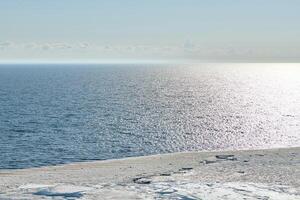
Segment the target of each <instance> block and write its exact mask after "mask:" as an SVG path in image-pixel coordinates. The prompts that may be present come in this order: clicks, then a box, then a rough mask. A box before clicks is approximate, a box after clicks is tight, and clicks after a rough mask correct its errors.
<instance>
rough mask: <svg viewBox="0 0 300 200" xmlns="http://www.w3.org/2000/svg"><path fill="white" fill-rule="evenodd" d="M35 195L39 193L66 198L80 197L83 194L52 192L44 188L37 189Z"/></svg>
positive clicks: (40, 194)
mask: <svg viewBox="0 0 300 200" xmlns="http://www.w3.org/2000/svg"><path fill="white" fill-rule="evenodd" d="M33 194H34V195H39V196H47V197H64V198H69V197H72V198H80V197H82V196H83V194H82V193H81V192H70V193H69V192H66V193H60V192H52V191H49V190H47V189H43V190H40V191H37V192H35V193H33Z"/></svg>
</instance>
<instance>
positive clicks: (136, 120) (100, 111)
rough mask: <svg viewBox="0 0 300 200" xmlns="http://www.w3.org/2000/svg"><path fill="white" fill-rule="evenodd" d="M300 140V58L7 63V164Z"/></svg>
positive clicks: (2, 88)
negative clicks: (284, 60) (284, 61)
mask: <svg viewBox="0 0 300 200" xmlns="http://www.w3.org/2000/svg"><path fill="white" fill-rule="evenodd" d="M289 146H300V64H199V65H193V66H188V65H176V66H175V65H174V66H163V65H98V66H96V65H93V66H92V65H81V66H79V65H76V66H72V65H51V66H50V65H49V66H47V65H43V66H39V65H32V66H30V65H26V66H22V65H18V66H12V65H10V66H4V65H2V66H0V168H2V169H3V168H28V167H36V166H43V165H55V164H61V163H69V162H77V161H88V160H98V159H111V158H121V157H129V156H141V155H149V154H157V153H167V152H178V151H194V150H222V149H254V148H271V147H289Z"/></svg>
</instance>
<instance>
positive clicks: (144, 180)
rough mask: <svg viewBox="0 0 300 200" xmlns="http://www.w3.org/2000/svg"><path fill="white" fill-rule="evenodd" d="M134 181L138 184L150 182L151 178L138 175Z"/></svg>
mask: <svg viewBox="0 0 300 200" xmlns="http://www.w3.org/2000/svg"><path fill="white" fill-rule="evenodd" d="M133 182H134V183H137V184H150V183H151V180H150V179H149V178H147V177H137V178H134V179H133Z"/></svg>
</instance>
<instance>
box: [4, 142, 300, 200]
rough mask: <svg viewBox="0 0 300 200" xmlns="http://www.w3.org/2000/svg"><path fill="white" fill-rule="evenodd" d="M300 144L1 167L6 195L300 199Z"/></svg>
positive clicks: (107, 197) (49, 197)
mask: <svg viewBox="0 0 300 200" xmlns="http://www.w3.org/2000/svg"><path fill="white" fill-rule="evenodd" d="M299 180H300V148H299V147H298V148H286V149H270V150H249V151H227V152H186V153H174V154H164V155H154V156H145V157H135V158H126V159H119V160H107V161H95V162H85V163H73V164H67V165H60V166H51V167H41V168H33V169H22V170H0V199H1V200H4V199H99V197H101V199H185V200H190V199H207V200H210V199H243V198H245V199H274V200H276V199H287V200H288V199H300V181H299Z"/></svg>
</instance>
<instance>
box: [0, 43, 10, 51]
mask: <svg viewBox="0 0 300 200" xmlns="http://www.w3.org/2000/svg"><path fill="white" fill-rule="evenodd" d="M12 46H13V43H12V42H9V41H2V42H1V41H0V49H2V50H3V49H6V48H9V47H12Z"/></svg>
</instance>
